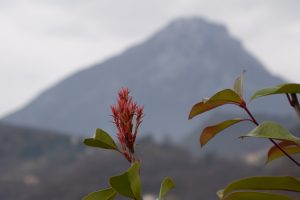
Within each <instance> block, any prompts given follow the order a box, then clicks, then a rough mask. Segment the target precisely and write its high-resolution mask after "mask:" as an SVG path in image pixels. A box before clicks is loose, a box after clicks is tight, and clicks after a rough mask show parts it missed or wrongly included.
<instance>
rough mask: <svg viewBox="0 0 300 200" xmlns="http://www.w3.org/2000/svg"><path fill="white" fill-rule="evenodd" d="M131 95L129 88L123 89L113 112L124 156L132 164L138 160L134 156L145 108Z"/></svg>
mask: <svg viewBox="0 0 300 200" xmlns="http://www.w3.org/2000/svg"><path fill="white" fill-rule="evenodd" d="M129 93H130V91H129V89H128V88H122V89H121V90H120V91H119V93H118V99H117V104H116V105H112V106H111V111H112V116H113V121H114V124H115V126H116V128H117V131H118V133H117V135H118V140H119V143H120V144H121V147H122V150H123V155H124V156H125V158H126V159H127V160H128V161H129V162H130V163H131V162H134V161H137V160H138V159H136V158H135V156H134V143H135V138H136V135H137V133H138V128H139V126H140V124H141V123H142V118H143V111H144V107H143V106H139V105H138V104H137V103H135V102H133V97H132V96H130V95H129Z"/></svg>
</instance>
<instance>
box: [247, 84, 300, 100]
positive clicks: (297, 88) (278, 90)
mask: <svg viewBox="0 0 300 200" xmlns="http://www.w3.org/2000/svg"><path fill="white" fill-rule="evenodd" d="M297 93H300V84H297V83H288V84H281V85H277V86H275V87H270V88H264V89H261V90H258V91H256V92H255V93H254V94H253V95H252V97H251V98H250V101H253V100H254V99H256V98H259V97H263V96H268V95H273V94H297Z"/></svg>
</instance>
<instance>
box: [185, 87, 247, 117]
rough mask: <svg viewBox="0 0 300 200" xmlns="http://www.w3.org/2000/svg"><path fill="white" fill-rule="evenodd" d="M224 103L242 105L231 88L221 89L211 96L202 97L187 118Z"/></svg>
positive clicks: (241, 101)
mask: <svg viewBox="0 0 300 200" xmlns="http://www.w3.org/2000/svg"><path fill="white" fill-rule="evenodd" d="M224 104H235V105H242V104H243V100H242V99H241V97H240V96H239V95H238V94H237V93H236V92H235V91H233V90H232V89H225V90H222V91H220V92H217V93H216V94H215V95H213V96H212V97H211V98H209V99H204V100H202V101H200V102H199V103H197V104H195V105H194V106H193V107H192V109H191V112H190V114H189V119H192V118H193V117H195V116H197V115H199V114H201V113H204V112H206V111H209V110H211V109H213V108H216V107H219V106H222V105H224Z"/></svg>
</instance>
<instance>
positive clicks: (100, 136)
mask: <svg viewBox="0 0 300 200" xmlns="http://www.w3.org/2000/svg"><path fill="white" fill-rule="evenodd" d="M83 143H84V144H85V145H87V146H91V147H98V148H102V149H112V150H116V151H119V149H118V147H117V145H116V143H115V142H114V140H113V139H112V138H111V137H110V135H109V134H108V133H107V132H105V131H104V130H102V129H99V128H97V129H96V133H95V136H94V138H87V139H85V140H84V142H83Z"/></svg>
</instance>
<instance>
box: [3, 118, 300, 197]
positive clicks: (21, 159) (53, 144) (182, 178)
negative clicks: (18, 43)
mask: <svg viewBox="0 0 300 200" xmlns="http://www.w3.org/2000/svg"><path fill="white" fill-rule="evenodd" d="M77 139H78V138H77ZM137 152H138V153H139V158H140V159H142V168H141V175H142V183H143V193H144V194H156V195H157V194H158V191H159V187H160V184H161V180H162V179H163V178H164V177H166V176H170V177H171V178H172V179H173V180H174V181H175V183H176V188H175V189H174V190H172V191H171V192H170V194H169V195H168V198H167V199H169V200H180V199H207V200H210V199H216V194H215V192H216V191H217V190H218V189H220V188H223V187H224V186H225V185H226V184H228V183H229V182H232V181H233V180H235V179H238V178H241V177H246V176H250V175H261V174H264V175H269V174H273V175H274V174H276V175H283V174H284V175H287V174H289V175H297V174H299V172H298V169H297V167H295V166H294V167H293V166H292V165H290V162H288V161H287V162H286V163H285V164H284V165H281V164H280V163H281V162H280V161H279V162H277V163H275V162H274V164H275V165H274V164H272V165H268V166H263V165H261V166H249V165H247V164H245V163H242V162H241V161H240V160H239V159H234V160H227V159H225V158H217V157H215V156H213V155H207V156H206V157H203V158H201V159H199V158H195V157H193V156H191V155H190V154H189V153H188V152H187V151H186V150H184V149H182V148H180V147H178V146H175V145H174V144H171V143H170V142H169V141H165V142H163V143H160V144H158V143H156V142H154V141H153V140H152V139H151V138H150V137H148V138H144V139H142V140H139V145H138V146H137ZM128 167H129V165H128V163H127V162H126V161H125V159H123V158H122V157H120V156H119V155H118V154H116V153H115V152H111V151H106V150H99V149H92V148H88V147H85V146H83V144H82V140H80V139H78V140H76V138H74V137H71V136H68V135H62V134H60V133H55V132H49V131H45V130H38V129H29V128H25V127H16V126H11V125H7V124H2V123H0V188H1V189H0V199H5V200H15V199H18V200H40V199H47V200H57V199H64V200H74V199H82V197H83V196H85V195H86V194H88V193H90V192H92V191H96V190H99V189H101V188H105V187H107V186H108V180H109V177H110V176H114V175H117V174H120V173H121V172H123V171H124V170H126V169H127V168H128ZM264 168H266V170H264ZM199 186H200V187H199ZM117 199H119V198H117Z"/></svg>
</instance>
